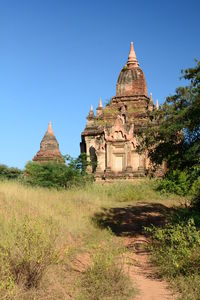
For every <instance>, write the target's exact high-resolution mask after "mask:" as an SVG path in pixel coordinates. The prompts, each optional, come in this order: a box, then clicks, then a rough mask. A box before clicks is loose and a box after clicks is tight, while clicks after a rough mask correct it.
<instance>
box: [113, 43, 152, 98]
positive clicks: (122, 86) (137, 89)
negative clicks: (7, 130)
mask: <svg viewBox="0 0 200 300" xmlns="http://www.w3.org/2000/svg"><path fill="white" fill-rule="evenodd" d="M135 95H140V96H143V95H144V96H146V97H147V84H146V79H145V77H144V73H143V71H142V69H141V68H140V66H139V63H138V61H137V58H136V55H135V51H134V48H133V43H132V42H131V49H130V53H129V57H128V61H127V63H126V65H125V66H124V68H123V69H122V70H121V72H120V74H119V77H118V80H117V86H116V96H117V97H122V96H135Z"/></svg>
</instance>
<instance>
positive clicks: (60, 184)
mask: <svg viewBox="0 0 200 300" xmlns="http://www.w3.org/2000/svg"><path fill="white" fill-rule="evenodd" d="M91 181H92V177H91V176H89V175H88V174H87V173H86V172H84V174H83V173H82V172H81V171H80V168H79V166H78V165H76V164H72V163H71V164H69V165H66V164H64V163H58V162H44V163H37V162H28V163H27V164H26V167H25V183H27V184H30V185H32V186H41V187H47V188H69V187H72V186H83V185H85V184H86V183H87V182H91Z"/></svg>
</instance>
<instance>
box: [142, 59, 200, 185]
mask: <svg viewBox="0 0 200 300" xmlns="http://www.w3.org/2000/svg"><path fill="white" fill-rule="evenodd" d="M181 78H184V79H185V80H186V81H189V84H188V85H186V86H181V87H179V88H177V89H176V91H175V94H174V95H172V96H169V97H167V98H166V101H165V103H164V104H163V106H162V107H161V108H160V109H159V110H158V111H156V110H154V111H153V112H152V113H151V114H150V121H149V122H148V124H147V126H146V127H145V128H144V129H143V130H142V132H141V145H140V147H139V151H142V150H144V149H145V148H147V149H148V151H149V157H150V159H151V161H152V163H153V164H154V165H159V164H161V163H162V161H163V160H165V161H166V162H167V166H168V170H169V173H170V172H173V171H174V170H179V172H181V171H184V172H187V173H189V174H190V180H191V183H192V182H193V181H195V180H196V179H197V178H198V177H199V176H200V61H196V66H195V67H194V68H189V69H186V70H184V71H182V77H181ZM176 175H177V174H176Z"/></svg>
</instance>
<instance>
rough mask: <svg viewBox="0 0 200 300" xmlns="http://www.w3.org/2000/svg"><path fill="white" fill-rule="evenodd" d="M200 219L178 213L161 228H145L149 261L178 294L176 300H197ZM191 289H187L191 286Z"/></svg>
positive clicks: (199, 268) (188, 212)
mask: <svg viewBox="0 0 200 300" xmlns="http://www.w3.org/2000/svg"><path fill="white" fill-rule="evenodd" d="M199 227H200V216H199V215H198V213H197V212H191V211H190V210H188V209H185V210H182V211H181V213H179V214H178V215H176V217H175V218H173V219H172V220H171V221H170V222H169V224H167V225H166V226H165V227H164V228H156V227H152V228H148V229H147V230H148V231H149V232H151V233H152V243H151V246H150V248H151V250H152V260H153V261H154V262H155V263H156V264H157V265H158V266H159V267H160V271H161V274H162V275H163V276H165V277H168V278H170V279H171V280H172V282H173V283H174V286H175V287H176V289H178V290H179V292H180V293H181V295H182V296H181V298H180V299H187V300H188V299H199V295H200V291H199V281H198V279H199V278H200V229H199ZM190 282H192V283H193V288H192V289H191V284H190Z"/></svg>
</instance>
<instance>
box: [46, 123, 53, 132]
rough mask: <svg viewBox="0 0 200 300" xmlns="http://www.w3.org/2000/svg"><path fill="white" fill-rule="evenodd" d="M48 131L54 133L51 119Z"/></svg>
mask: <svg viewBox="0 0 200 300" xmlns="http://www.w3.org/2000/svg"><path fill="white" fill-rule="evenodd" d="M47 132H48V133H51V134H54V133H53V129H52V125H51V121H49V126H48V129H47Z"/></svg>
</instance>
